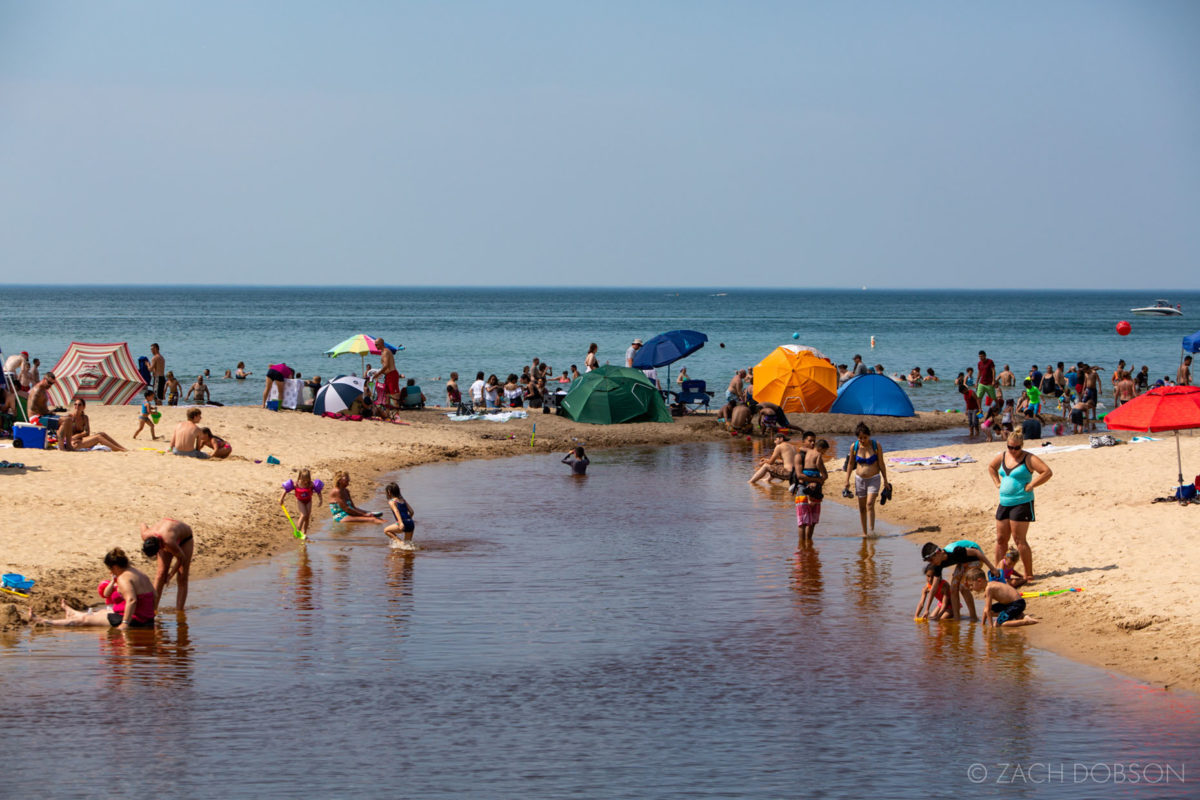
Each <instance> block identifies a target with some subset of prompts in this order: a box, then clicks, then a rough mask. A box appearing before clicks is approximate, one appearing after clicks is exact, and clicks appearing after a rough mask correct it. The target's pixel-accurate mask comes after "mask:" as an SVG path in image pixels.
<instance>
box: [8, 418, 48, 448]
mask: <svg viewBox="0 0 1200 800" xmlns="http://www.w3.org/2000/svg"><path fill="white" fill-rule="evenodd" d="M13 439H14V440H16V441H19V442H20V443H21V446H22V447H32V448H33V449H35V450H45V449H46V429H45V428H42V427H39V426H37V425H30V424H29V423H28V422H18V423H16V424H14V425H13Z"/></svg>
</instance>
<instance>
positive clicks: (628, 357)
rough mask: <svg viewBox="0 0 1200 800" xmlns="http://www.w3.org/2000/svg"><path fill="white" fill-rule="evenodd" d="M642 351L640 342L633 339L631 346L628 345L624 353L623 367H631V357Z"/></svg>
mask: <svg viewBox="0 0 1200 800" xmlns="http://www.w3.org/2000/svg"><path fill="white" fill-rule="evenodd" d="M641 349H642V340H641V339H634V340H633V344H631V345H629V349H628V350H626V351H625V366H627V367H632V366H633V357H634V356H635V355H637V351H638V350H641Z"/></svg>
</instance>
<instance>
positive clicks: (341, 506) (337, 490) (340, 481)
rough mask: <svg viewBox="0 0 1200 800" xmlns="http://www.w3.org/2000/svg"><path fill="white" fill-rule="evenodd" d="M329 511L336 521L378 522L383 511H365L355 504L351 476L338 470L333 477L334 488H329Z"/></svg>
mask: <svg viewBox="0 0 1200 800" xmlns="http://www.w3.org/2000/svg"><path fill="white" fill-rule="evenodd" d="M329 513H330V515H332V516H333V519H334V521H335V522H378V521H379V520H380V519H381V518H382V517H383V512H382V511H363V510H362V509H361V508H359V507H358V506H356V505H354V499H353V498H352V497H350V476H349V475H348V474H347V473H345V472H338V473H337V475H335V476H334V477H333V488H332V489H330V490H329Z"/></svg>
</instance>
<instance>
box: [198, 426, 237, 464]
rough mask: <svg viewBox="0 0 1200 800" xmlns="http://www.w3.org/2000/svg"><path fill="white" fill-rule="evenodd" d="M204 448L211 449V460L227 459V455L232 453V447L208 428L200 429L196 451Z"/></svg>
mask: <svg viewBox="0 0 1200 800" xmlns="http://www.w3.org/2000/svg"><path fill="white" fill-rule="evenodd" d="M205 447H211V448H212V456H211V457H212V458H229V454H230V453H232V452H233V445H231V444H230V443H229V442H227V441H225V440H224V439H222V438H221V437H220V436H217V435H216V434H214V433H213V432H212V431H211V430H209V429H208V428H201V429H200V434H199V437H198V444H197V447H196V449H197V450H200V449H203V448H205Z"/></svg>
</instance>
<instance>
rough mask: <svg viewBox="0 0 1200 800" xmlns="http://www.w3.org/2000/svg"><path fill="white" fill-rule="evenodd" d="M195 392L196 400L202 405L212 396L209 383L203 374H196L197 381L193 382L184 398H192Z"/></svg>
mask: <svg viewBox="0 0 1200 800" xmlns="http://www.w3.org/2000/svg"><path fill="white" fill-rule="evenodd" d="M193 394H195V395H196V398H195V399H196V402H197V403H200V404H201V405H203V404H204V403H207V402H208V401H209V399H210V398H209V394H208V384H206V383H205V382H204V376H203V375H197V376H196V382H195V383H193V384H192V387H191V388H190V389H188V390H187V396H186V397H184V399H185V400H191V399H192V395H193Z"/></svg>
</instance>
